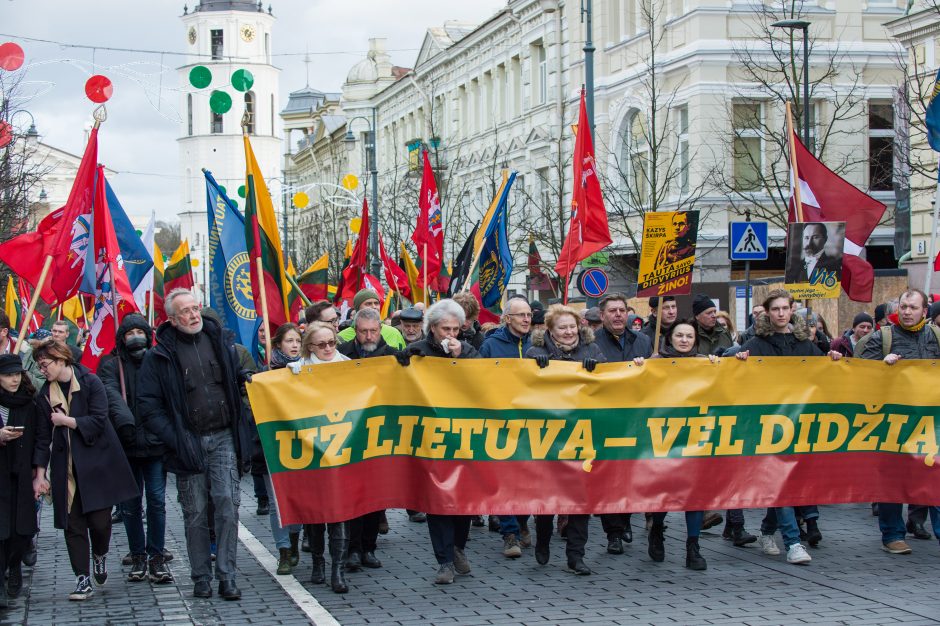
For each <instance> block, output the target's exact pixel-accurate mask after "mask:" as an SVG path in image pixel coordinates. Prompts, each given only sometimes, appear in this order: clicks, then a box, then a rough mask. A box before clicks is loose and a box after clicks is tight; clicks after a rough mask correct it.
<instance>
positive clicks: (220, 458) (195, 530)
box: [176, 430, 241, 582]
mask: <svg viewBox="0 0 940 626" xmlns="http://www.w3.org/2000/svg"><path fill="white" fill-rule="evenodd" d="M199 443H200V446H201V448H202V453H203V455H204V456H205V459H206V471H205V472H204V473H202V474H193V475H191V476H177V477H176V488H177V491H178V492H179V502H180V506H181V507H182V509H183V523H184V525H185V527H186V552H187V553H188V554H189V565H190V576H191V577H192V579H193V582H209V581H211V580H212V556H211V555H210V553H209V516H208V508H209V498H212V505H213V508H214V510H215V515H214V520H215V523H214V525H215V538H216V544H217V551H216V560H215V577H216V579H218V580H220V581H222V580H235V570H236V566H235V555H236V550H237V548H238V505H239V504H241V488H240V484H239V475H238V461H237V460H236V458H235V441H234V439H233V438H232V433H231V432H230V431H229V430H223V431H219V432H217V433H212V434H211V435H203V436H201V437H200V438H199Z"/></svg>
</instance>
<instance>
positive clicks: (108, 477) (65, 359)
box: [34, 339, 140, 600]
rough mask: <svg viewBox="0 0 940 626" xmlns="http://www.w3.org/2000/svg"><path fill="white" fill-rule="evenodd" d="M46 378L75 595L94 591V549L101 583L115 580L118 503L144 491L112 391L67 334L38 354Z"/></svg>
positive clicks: (57, 505) (59, 505) (58, 509)
mask: <svg viewBox="0 0 940 626" xmlns="http://www.w3.org/2000/svg"><path fill="white" fill-rule="evenodd" d="M34 356H35V358H36V363H37V364H38V365H39V370H40V371H41V372H42V373H43V376H45V377H46V384H45V385H43V387H42V390H41V391H40V398H41V404H40V407H41V411H42V413H43V419H45V420H47V421H50V420H51V425H52V427H53V430H52V448H51V463H50V476H51V481H50V482H51V483H52V505H53V508H54V509H55V512H54V520H55V527H56V528H61V529H63V530H64V531H65V544H66V547H67V549H68V553H69V561H70V562H71V565H72V571H73V572H74V573H75V576H76V578H77V580H76V586H75V591H73V592H72V593H71V594H70V595H69V600H86V599H88V598H89V597H91V595H93V593H94V589H93V588H92V584H91V577H90V576H89V573H90V572H89V562H88V555H89V553H90V554H91V555H92V557H93V559H94V571H93V573H94V578H95V583H96V584H97V585H99V586H100V585H103V584H104V583H105V581H106V580H107V579H108V567H107V564H106V561H105V557H107V555H108V549H109V547H110V543H111V507H112V506H114V505H115V504H118V503H120V502H126V501H127V500H130V499H132V498H136V497H138V496H139V495H140V491H139V490H138V489H137V482H136V481H135V480H134V474H133V472H131V468H130V465H129V464H128V462H127V457H126V456H125V455H124V451H123V450H122V449H121V443H120V441H119V440H118V436H117V433H115V432H114V427H113V426H112V425H111V420H109V419H108V392H107V391H106V390H105V387H104V385H103V384H102V383H101V379H99V378H98V377H97V376H95V375H94V374H92V373H91V371H90V370H89V369H88V368H87V367H85V366H84V365H80V364H73V363H72V351H71V350H70V349H69V347H68V346H66V345H65V344H64V343H62V342H61V341H57V340H54V339H53V340H49V341H46V342H45V343H43V344H40V346H39V347H38V348H36V351H35V353H34Z"/></svg>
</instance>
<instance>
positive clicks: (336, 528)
mask: <svg viewBox="0 0 940 626" xmlns="http://www.w3.org/2000/svg"><path fill="white" fill-rule="evenodd" d="M327 528H328V529H329V534H330V559H331V561H332V563H331V573H330V586H331V587H332V588H333V591H334V592H336V593H346V592H347V591H349V585H347V584H346V575H345V573H344V571H343V566H344V564H345V563H346V552H347V551H348V550H349V535H348V534H347V529H346V522H342V523H339V524H328V525H327Z"/></svg>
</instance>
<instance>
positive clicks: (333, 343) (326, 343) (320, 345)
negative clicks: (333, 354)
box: [310, 339, 336, 350]
mask: <svg viewBox="0 0 940 626" xmlns="http://www.w3.org/2000/svg"><path fill="white" fill-rule="evenodd" d="M310 345H311V346H312V347H314V348H319V349H320V350H325V349H326V348H335V347H336V340H335V339H330V340H329V341H321V342H320V343H312V344H310Z"/></svg>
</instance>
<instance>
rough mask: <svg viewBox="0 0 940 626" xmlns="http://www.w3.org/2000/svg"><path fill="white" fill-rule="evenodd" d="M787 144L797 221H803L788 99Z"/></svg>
mask: <svg viewBox="0 0 940 626" xmlns="http://www.w3.org/2000/svg"><path fill="white" fill-rule="evenodd" d="M787 134H788V138H787V144H788V145H789V146H790V171H791V172H792V175H793V199H794V201H795V202H796V221H797V222H802V221H803V202H802V201H801V200H800V170H799V167H798V166H797V164H796V144H794V143H793V137H794V134H793V115H792V114H791V112H790V101H789V100H788V101H787Z"/></svg>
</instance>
